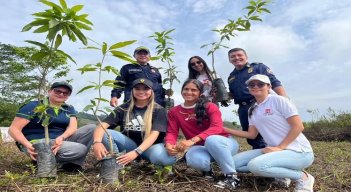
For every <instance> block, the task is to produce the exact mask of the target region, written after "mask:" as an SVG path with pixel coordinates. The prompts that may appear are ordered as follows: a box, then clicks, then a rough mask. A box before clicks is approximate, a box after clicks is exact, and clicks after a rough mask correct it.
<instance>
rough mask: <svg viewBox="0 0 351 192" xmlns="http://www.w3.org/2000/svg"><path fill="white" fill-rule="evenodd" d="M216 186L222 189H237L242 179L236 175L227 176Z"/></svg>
mask: <svg viewBox="0 0 351 192" xmlns="http://www.w3.org/2000/svg"><path fill="white" fill-rule="evenodd" d="M214 186H215V187H219V188H222V189H224V188H227V189H236V188H237V187H238V186H240V179H239V178H238V176H237V175H236V174H227V175H225V178H224V179H223V180H220V181H218V183H217V184H216V185H214Z"/></svg>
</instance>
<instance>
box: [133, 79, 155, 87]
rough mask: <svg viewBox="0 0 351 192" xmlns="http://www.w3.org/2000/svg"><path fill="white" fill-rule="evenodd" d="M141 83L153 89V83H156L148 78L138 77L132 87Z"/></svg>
mask: <svg viewBox="0 0 351 192" xmlns="http://www.w3.org/2000/svg"><path fill="white" fill-rule="evenodd" d="M139 84H144V85H146V86H148V87H149V88H150V89H152V88H153V85H154V84H153V83H152V82H151V81H150V80H148V79H145V78H139V79H136V80H134V81H133V83H132V87H133V88H134V87H135V86H136V85H139Z"/></svg>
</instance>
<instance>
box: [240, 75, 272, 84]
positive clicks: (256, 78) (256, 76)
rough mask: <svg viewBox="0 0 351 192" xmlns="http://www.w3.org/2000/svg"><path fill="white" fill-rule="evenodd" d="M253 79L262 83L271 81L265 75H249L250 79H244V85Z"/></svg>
mask: <svg viewBox="0 0 351 192" xmlns="http://www.w3.org/2000/svg"><path fill="white" fill-rule="evenodd" d="M253 80H258V81H261V82H263V83H267V84H271V81H270V80H269V78H268V76H267V75H262V74H256V75H254V76H251V77H250V79H248V80H247V81H245V83H246V85H248V84H249V83H250V82H251V81H253Z"/></svg>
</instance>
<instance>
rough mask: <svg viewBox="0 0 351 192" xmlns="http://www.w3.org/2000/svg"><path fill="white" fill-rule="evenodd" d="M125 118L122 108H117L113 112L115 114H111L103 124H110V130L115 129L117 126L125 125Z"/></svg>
mask: <svg viewBox="0 0 351 192" xmlns="http://www.w3.org/2000/svg"><path fill="white" fill-rule="evenodd" d="M123 116H124V111H123V110H122V109H121V108H120V107H117V108H116V109H115V110H113V113H110V114H109V115H108V116H107V117H106V118H105V119H104V120H102V122H104V123H107V124H109V125H110V127H108V128H109V129H114V128H115V127H116V126H118V125H121V124H122V123H123Z"/></svg>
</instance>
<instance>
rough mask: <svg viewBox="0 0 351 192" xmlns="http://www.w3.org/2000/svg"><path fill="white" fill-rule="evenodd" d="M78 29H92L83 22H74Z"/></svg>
mask: <svg viewBox="0 0 351 192" xmlns="http://www.w3.org/2000/svg"><path fill="white" fill-rule="evenodd" d="M74 24H75V25H76V26H77V27H78V28H79V29H85V30H92V28H91V27H90V26H88V25H86V24H84V23H80V22H75V23H74Z"/></svg>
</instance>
